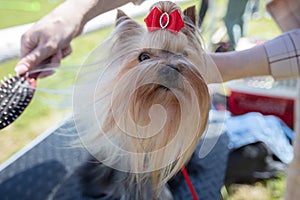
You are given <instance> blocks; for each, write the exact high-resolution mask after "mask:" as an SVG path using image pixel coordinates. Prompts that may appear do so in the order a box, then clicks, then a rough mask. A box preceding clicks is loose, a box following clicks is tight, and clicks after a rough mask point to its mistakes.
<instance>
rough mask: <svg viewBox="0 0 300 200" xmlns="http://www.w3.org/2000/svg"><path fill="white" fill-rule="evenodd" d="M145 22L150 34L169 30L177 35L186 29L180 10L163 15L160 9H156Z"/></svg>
mask: <svg viewBox="0 0 300 200" xmlns="http://www.w3.org/2000/svg"><path fill="white" fill-rule="evenodd" d="M144 21H145V23H146V25H147V27H148V31H150V32H151V31H156V30H158V29H167V30H169V31H171V32H172V33H175V34H177V33H178V32H179V31H180V29H181V28H182V27H184V22H183V20H182V17H181V15H180V13H179V11H178V10H174V11H173V12H171V13H170V14H169V13H167V12H164V13H163V12H162V11H161V10H160V9H159V8H157V7H155V8H153V9H152V10H151V12H150V13H149V14H148V16H147V17H146V18H145V19H144Z"/></svg>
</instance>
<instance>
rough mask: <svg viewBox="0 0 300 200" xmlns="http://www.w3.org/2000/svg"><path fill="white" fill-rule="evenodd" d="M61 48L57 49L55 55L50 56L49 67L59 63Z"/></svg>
mask: <svg viewBox="0 0 300 200" xmlns="http://www.w3.org/2000/svg"><path fill="white" fill-rule="evenodd" d="M62 57H63V55H62V50H59V51H58V52H57V53H56V54H55V55H53V56H52V58H51V61H50V65H51V67H57V66H59V65H60V61H61V59H62Z"/></svg>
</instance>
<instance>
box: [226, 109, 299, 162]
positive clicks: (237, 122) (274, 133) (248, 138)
mask: <svg viewBox="0 0 300 200" xmlns="http://www.w3.org/2000/svg"><path fill="white" fill-rule="evenodd" d="M225 125H226V132H227V134H228V136H229V140H230V141H229V148H230V149H236V148H239V147H242V146H244V145H247V144H252V143H255V142H263V143H265V144H266V145H267V146H268V147H269V149H270V150H271V151H272V152H273V154H274V155H276V156H277V157H278V158H279V159H280V160H281V161H282V162H284V163H287V164H288V163H290V162H291V161H292V159H293V147H292V145H291V143H290V141H289V140H293V137H294V133H293V131H292V130H291V129H290V128H289V127H288V126H286V125H285V124H284V123H283V122H282V121H281V120H280V119H279V118H277V117H275V116H271V115H270V116H263V115H262V114H260V113H256V112H252V113H248V114H245V115H241V116H235V117H229V118H227V119H226V120H225Z"/></svg>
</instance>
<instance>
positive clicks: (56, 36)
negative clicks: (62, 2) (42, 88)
mask: <svg viewBox="0 0 300 200" xmlns="http://www.w3.org/2000/svg"><path fill="white" fill-rule="evenodd" d="M80 23H81V21H80V18H76V17H74V15H72V14H71V13H68V11H63V12H62V9H60V8H58V9H56V10H54V11H53V12H52V13H50V14H49V15H46V16H45V17H44V18H42V19H41V20H40V21H38V22H37V23H36V24H34V25H33V26H32V27H31V28H30V29H29V30H28V31H27V32H26V33H25V34H23V36H22V38H21V59H20V61H19V62H18V63H17V65H16V67H15V71H16V72H17V74H20V75H23V74H25V73H26V72H28V71H30V70H33V69H37V68H43V67H46V66H49V67H51V68H53V67H57V66H59V65H60V62H61V59H62V58H64V57H66V56H68V55H69V54H70V53H71V52H72V48H71V46H70V43H71V40H72V39H73V38H74V37H76V36H77V35H78V34H79V33H80V32H81V30H82V28H81V24H80ZM53 73H54V71H53V70H45V71H43V72H41V73H40V74H39V76H38V77H39V78H42V77H46V76H49V75H51V74H53Z"/></svg>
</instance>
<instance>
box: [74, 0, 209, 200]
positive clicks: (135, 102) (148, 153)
mask: <svg viewBox="0 0 300 200" xmlns="http://www.w3.org/2000/svg"><path fill="white" fill-rule="evenodd" d="M154 6H156V7H158V8H159V9H160V10H161V11H162V12H171V11H173V10H175V9H178V10H179V11H180V13H181V15H182V17H183V19H184V22H185V26H184V27H183V28H182V29H181V31H180V32H179V33H178V34H174V33H171V32H169V31H167V30H157V31H153V32H148V31H147V30H146V29H145V28H144V27H143V26H141V25H140V24H138V23H137V22H135V21H134V20H132V19H130V18H129V17H128V16H126V15H125V14H124V13H123V12H122V11H118V16H117V20H116V28H115V30H114V32H113V34H112V36H111V37H110V39H109V40H110V42H111V46H110V48H109V50H108V51H109V52H108V57H107V58H106V59H104V60H105V61H103V62H102V63H101V65H102V66H101V67H102V69H105V70H102V72H101V77H98V75H95V74H94V78H92V79H91V78H87V79H84V80H86V81H88V82H93V81H95V82H97V84H96V86H94V88H95V90H94V93H93V95H90V96H89V95H86V99H88V98H92V99H93V100H90V102H85V105H84V106H82V110H81V111H82V112H79V113H78V115H76V114H75V115H76V116H78V117H79V118H80V119H82V121H84V123H79V122H80V120H79V122H78V123H77V126H78V129H79V131H80V130H82V131H81V140H82V142H83V144H84V145H85V147H86V148H87V149H88V150H89V151H90V152H91V153H92V154H93V155H94V156H95V157H96V158H97V159H98V160H100V161H101V162H103V163H104V164H105V165H108V166H110V167H113V168H115V169H118V170H121V171H127V172H130V174H132V176H131V177H130V179H131V181H132V183H133V184H137V185H138V186H141V185H143V184H142V183H143V182H149V181H150V182H151V183H152V184H153V186H154V188H155V189H156V191H157V195H159V188H160V187H161V186H162V185H163V184H165V183H166V181H167V180H169V179H170V178H171V177H172V176H173V175H175V174H176V173H177V172H178V171H179V170H180V168H181V167H182V166H183V165H184V164H185V163H186V162H187V161H188V160H189V159H190V157H191V155H192V153H193V151H194V149H195V146H196V144H197V142H198V141H199V138H200V137H201V135H202V134H203V132H204V131H205V127H206V124H207V118H208V111H209V107H210V98H209V93H208V88H207V84H206V81H205V79H204V77H205V75H206V74H205V71H206V64H205V63H206V60H205V54H204V52H203V49H202V46H201V42H200V37H199V34H198V32H197V28H196V25H195V21H196V20H195V8H189V9H188V10H187V11H186V12H184V13H185V15H184V14H183V13H182V12H181V10H180V8H179V7H178V6H177V5H176V4H174V3H172V2H170V1H165V2H159V3H157V4H155V5H153V7H154ZM142 54H145V55H147V56H148V57H149V58H148V59H146V60H143V61H141V60H140V56H141V55H142ZM171 68H172V69H171ZM174 69H175V70H174ZM99 75H100V74H99ZM79 96H80V97H79ZM79 96H78V98H84V97H82V96H84V95H79ZM88 104H93V106H90V107H89V106H87V105H88ZM79 107H80V105H79ZM88 108H93V109H94V110H93V112H90V111H83V110H85V109H86V110H88ZM78 109H79V108H78ZM87 113H93V116H94V117H95V119H92V118H89V119H87V117H86V115H87ZM141 190H142V188H141Z"/></svg>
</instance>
